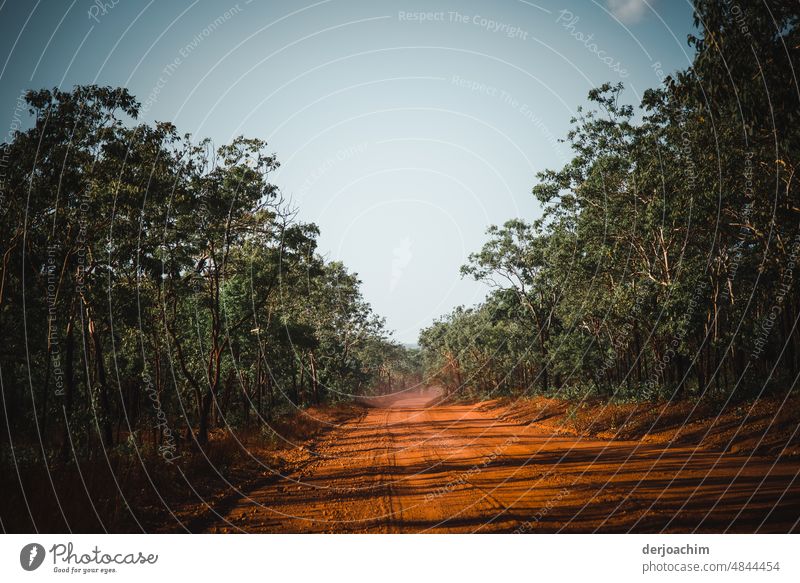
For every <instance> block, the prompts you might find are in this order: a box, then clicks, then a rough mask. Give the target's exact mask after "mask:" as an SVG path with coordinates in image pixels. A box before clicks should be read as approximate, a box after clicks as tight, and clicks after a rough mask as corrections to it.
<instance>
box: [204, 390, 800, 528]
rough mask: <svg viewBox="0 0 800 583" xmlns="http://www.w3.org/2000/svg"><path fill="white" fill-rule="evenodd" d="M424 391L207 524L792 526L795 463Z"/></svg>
mask: <svg viewBox="0 0 800 583" xmlns="http://www.w3.org/2000/svg"><path fill="white" fill-rule="evenodd" d="M437 396H438V394H437V393H436V392H433V391H429V392H422V393H414V394H409V395H405V396H399V397H397V398H395V399H393V400H389V401H387V402H384V403H379V404H378V405H380V406H377V407H374V408H371V409H369V410H368V411H367V413H366V414H365V415H364V416H363V417H362V418H360V419H358V420H354V421H351V422H347V423H345V424H343V425H341V426H339V427H336V428H335V429H332V430H331V431H330V432H328V433H327V434H326V435H325V436H324V437H323V438H321V439H320V440H319V442H318V443H316V444H315V446H313V448H312V450H311V451H310V452H308V453H307V457H306V459H305V460H304V461H303V462H302V463H298V464H297V468H296V470H295V471H294V472H293V473H290V474H288V475H287V476H285V477H283V478H279V479H272V480H269V481H268V483H262V484H261V485H259V486H257V487H255V488H254V489H252V490H251V491H249V492H245V493H244V494H245V495H244V496H241V497H236V498H234V499H233V500H229V501H228V502H227V503H226V504H225V505H221V506H220V507H218V508H215V509H214V511H215V513H216V514H217V515H218V516H219V518H217V517H215V518H214V520H213V521H208V522H206V523H205V524H204V525H203V527H202V528H203V529H205V530H209V531H213V532H241V531H245V532H342V533H358V532H378V533H398V532H404V533H408V532H558V531H562V532H593V531H603V532H627V531H633V532H659V531H667V532H692V531H695V530H697V531H704V532H724V531H728V532H789V531H797V530H798V528H799V527H798V518H800V480H798V479H797V475H798V470H799V469H800V463H798V461H797V460H796V459H794V460H791V459H789V460H787V459H784V460H782V461H779V462H775V461H774V460H772V459H766V458H757V457H747V456H736V455H730V454H722V453H720V452H717V451H708V450H705V451H703V450H699V449H696V448H694V447H687V446H681V447H677V446H675V447H669V446H664V445H647V444H643V443H641V442H625V441H604V440H598V439H591V438H577V437H573V436H567V435H558V434H553V433H552V431H547V430H544V429H542V428H537V426H536V424H535V423H534V424H530V425H528V424H517V423H513V422H504V421H501V420H499V419H498V418H497V417H496V415H495V414H493V413H492V412H491V411H490V410H487V409H486V407H483V408H482V407H481V406H476V405H452V404H451V405H437V404H436V401H437Z"/></svg>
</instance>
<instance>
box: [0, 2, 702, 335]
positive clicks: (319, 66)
mask: <svg viewBox="0 0 800 583" xmlns="http://www.w3.org/2000/svg"><path fill="white" fill-rule="evenodd" d="M692 30H693V27H692V9H691V5H690V3H689V2H688V1H687V0H646V1H645V0H597V1H594V0H580V1H579V0H567V1H560V0H553V1H550V0H539V1H537V2H535V3H534V2H528V1H525V0H495V1H488V0H485V1H481V2H477V1H468V0H467V1H465V0H461V1H458V2H456V1H454V0H449V1H448V0H445V1H439V2H437V1H431V0H428V1H426V2H422V1H408V2H406V1H397V0H395V1H391V2H390V1H386V0H374V1H372V2H356V1H354V0H352V1H351V0H317V1H313V0H303V1H301V2H291V3H287V2H265V1H259V0H239V1H238V2H233V1H229V0H217V1H214V2H211V1H206V0H194V1H187V2H179V1H171V2H155V0H152V1H134V0H105V2H103V1H102V0H96V1H94V0H92V1H89V0H73V1H72V2H71V3H70V2H69V1H64V0H58V1H57V0H39V1H35V0H0V139H2V140H6V139H7V136H8V130H9V128H11V127H14V126H15V125H16V124H19V119H20V118H21V117H24V108H21V107H20V104H19V98H20V96H21V95H22V94H23V92H24V91H25V90H27V89H32V88H42V87H48V88H52V87H59V88H62V89H69V88H70V87H72V86H73V85H76V84H89V83H95V84H100V85H112V86H124V87H127V88H128V89H129V90H130V91H131V92H132V93H133V94H134V95H136V96H137V98H138V100H139V101H140V102H141V103H142V113H141V115H140V119H141V120H143V121H147V122H152V121H156V120H157V121H172V122H174V123H175V124H176V125H177V126H178V129H179V130H180V131H181V132H189V133H191V134H193V135H194V136H195V137H196V139H200V138H206V137H208V138H211V139H212V140H213V141H214V142H215V143H218V144H222V143H225V142H228V141H230V140H231V139H232V138H234V137H236V136H238V135H246V136H248V137H258V138H262V139H265V140H267V142H268V143H269V147H270V150H271V151H272V152H274V153H276V154H277V156H278V158H279V160H280V162H281V167H280V169H279V170H278V171H276V172H275V173H274V174H273V175H272V176H271V181H272V182H273V183H274V184H276V185H277V186H279V187H280V189H281V191H282V192H283V193H284V195H285V196H287V197H288V198H290V199H291V201H292V203H293V204H294V205H296V206H297V207H298V209H299V215H298V218H299V220H302V221H304V222H313V223H316V224H317V225H319V227H320V229H321V236H320V239H319V250H320V252H321V253H322V254H323V255H324V256H325V257H326V258H327V259H329V260H341V261H343V262H344V263H345V265H346V266H347V267H348V268H349V269H350V270H351V271H355V272H356V273H358V275H359V277H360V279H361V280H362V282H363V292H364V295H365V298H366V299H367V301H369V302H370V303H371V304H372V306H373V308H374V310H375V311H376V312H377V313H378V314H380V315H382V316H384V317H385V318H386V321H387V326H388V328H390V329H392V330H394V337H395V339H397V340H398V341H401V342H405V343H414V342H416V340H417V337H418V333H419V330H420V329H421V328H424V327H426V326H428V325H429V324H430V323H431V321H432V320H433V319H435V318H437V317H440V316H441V315H443V314H445V313H447V312H449V311H450V310H452V309H453V308H454V307H455V306H458V305H472V304H475V303H478V302H480V301H482V300H483V298H484V297H485V295H486V292H487V289H486V288H485V287H484V286H483V285H482V284H480V283H478V282H474V281H471V280H469V279H462V278H461V277H460V275H459V267H460V266H461V265H462V264H464V263H465V262H466V261H467V259H468V256H469V254H470V253H471V252H475V251H477V250H479V249H480V247H481V246H482V244H483V243H484V242H485V241H486V234H485V232H486V228H487V227H488V226H489V225H492V224H502V223H503V222H505V221H506V220H509V219H512V218H521V219H525V220H534V219H536V218H537V217H538V216H540V215H541V208H540V207H539V205H538V204H537V202H536V201H535V199H534V198H533V196H532V194H531V189H532V187H533V186H534V185H535V184H536V181H537V179H536V174H537V172H539V171H541V170H544V169H547V168H554V169H555V168H560V167H561V166H563V165H564V164H565V163H566V162H567V161H568V160H569V158H570V152H569V149H568V148H566V147H565V145H564V144H562V143H560V142H559V140H560V139H562V138H564V137H565V136H566V133H567V132H568V130H569V128H570V118H571V117H572V116H573V115H574V114H575V112H576V108H577V107H578V106H580V105H582V104H585V103H586V95H587V93H588V92H589V90H590V89H591V88H593V87H596V86H598V85H600V84H602V83H604V82H607V81H610V82H615V83H616V82H620V81H621V82H623V83H624V84H625V87H626V90H625V91H626V92H625V99H626V100H628V101H629V102H630V103H638V101H639V99H640V97H641V95H642V93H643V91H644V90H645V89H647V88H649V87H654V86H657V85H659V83H660V82H661V80H662V79H663V77H664V75H667V74H669V73H671V72H673V71H675V70H677V69H682V68H685V67H686V66H687V65H688V64H689V63H690V61H691V52H690V49H689V47H688V46H687V43H686V37H687V35H688V34H690V33H691V32H692ZM15 120H16V121H15Z"/></svg>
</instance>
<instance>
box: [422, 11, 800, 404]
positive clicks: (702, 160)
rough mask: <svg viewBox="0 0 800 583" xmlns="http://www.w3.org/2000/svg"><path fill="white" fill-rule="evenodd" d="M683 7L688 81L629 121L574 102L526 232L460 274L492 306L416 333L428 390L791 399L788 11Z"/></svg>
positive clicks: (793, 137) (792, 19) (617, 100)
mask: <svg viewBox="0 0 800 583" xmlns="http://www.w3.org/2000/svg"><path fill="white" fill-rule="evenodd" d="M695 7H696V23H697V24H698V26H699V27H700V31H701V33H700V36H698V37H697V38H694V37H692V38H690V44H691V45H692V46H694V47H695V49H696V54H695V58H694V63H693V65H692V67H690V68H689V69H687V70H685V71H680V72H678V73H676V74H675V75H673V76H671V77H669V78H668V79H667V80H666V82H665V83H664V85H663V86H662V87H659V88H656V89H650V90H648V91H647V92H646V93H645V95H644V97H643V99H642V102H641V106H640V109H639V111H638V112H637V111H636V110H635V109H634V108H633V107H631V106H629V105H623V104H621V93H622V86H621V85H616V86H612V85H610V84H605V85H602V86H601V87H598V88H596V89H594V90H592V91H591V92H590V93H589V104H590V106H589V107H588V108H587V109H579V114H578V116H577V117H576V118H575V119H574V120H573V124H574V125H573V129H572V130H571V131H570V132H569V134H568V136H567V140H566V141H567V142H568V143H569V145H570V147H571V148H572V150H573V152H574V157H573V158H572V160H571V161H570V162H569V163H568V164H566V165H565V166H564V167H563V168H562V169H560V170H547V171H544V172H542V173H540V174H539V176H538V178H539V182H538V183H537V184H536V186H535V187H534V188H533V194H534V195H535V196H536V198H537V199H538V200H539V201H540V202H541V203H542V205H543V206H544V215H543V217H542V218H541V219H540V220H538V221H535V222H533V223H528V222H524V221H521V220H517V219H515V220H512V221H509V222H507V223H506V224H505V225H503V226H502V227H491V228H490V229H489V231H488V235H489V240H488V242H487V243H486V244H485V245H484V247H483V249H481V250H480V251H479V252H477V253H475V254H473V255H472V256H471V257H470V260H469V263H468V264H467V265H466V266H464V267H463V268H462V274H464V275H467V276H471V277H474V278H476V279H478V280H482V281H484V282H486V283H488V284H489V285H490V286H492V287H493V288H494V290H493V292H492V293H491V294H490V296H489V298H488V299H487V301H486V302H485V303H484V304H482V305H480V306H478V307H475V308H472V309H457V310H455V311H454V312H453V313H452V314H450V315H448V316H446V317H445V318H443V319H441V320H440V321H437V322H436V323H434V324H433V325H432V326H431V327H430V328H428V329H426V330H424V331H423V333H422V335H421V338H420V344H421V346H422V347H423V349H424V355H423V359H424V363H425V367H426V373H427V374H428V376H429V377H431V378H434V379H437V380H438V381H439V382H441V383H442V384H444V385H445V386H447V387H449V388H450V389H451V390H453V391H463V392H465V393H466V394H474V393H479V394H482V395H486V394H495V393H496V392H500V393H509V392H530V391H537V392H542V393H546V394H558V395H560V396H565V397H568V398H582V396H585V395H587V394H599V395H603V396H605V397H607V398H610V399H615V400H635V399H669V398H681V397H686V396H688V395H698V396H708V397H714V398H719V396H720V395H723V396H725V397H726V398H727V397H729V396H733V397H734V398H738V397H743V396H746V395H748V394H751V395H752V394H754V393H758V392H760V391H762V390H763V389H765V388H766V389H769V388H770V387H774V386H778V385H780V386H792V385H793V383H794V381H795V379H796V377H797V373H798V371H800V339H799V337H798V334H797V332H796V328H795V323H796V320H797V317H798V314H799V313H800V293H799V292H798V285H797V282H796V281H795V279H796V278H797V275H798V270H797V259H798V257H800V231H799V230H798V224H800V206H799V205H798V201H799V200H800V192H798V185H797V180H796V179H794V173H795V170H796V168H797V165H798V163H800V160H799V159H798V158H799V155H800V129H798V128H800V125H798V123H797V122H798V120H797V117H798V112H800V103H798V95H797V93H796V88H795V87H794V84H793V83H789V82H787V81H786V74H787V73H786V72H787V71H792V70H797V69H798V65H800V59H798V54H800V26H798V24H799V23H798V12H797V7H796V4H794V3H792V2H775V3H770V8H767V7H766V5H764V4H763V3H762V2H758V1H755V0H752V1H748V2H741V3H740V4H739V7H740V8H741V10H742V13H744V14H745V15H746V18H745V19H744V20H743V19H742V18H741V15H740V16H739V17H738V18H737V14H734V13H733V12H732V11H731V10H730V7H729V6H727V5H725V3H718V2H711V1H700V2H697V3H696V4H695ZM770 10H771V11H770ZM773 18H774V21H773ZM754 49H757V50H756V52H754ZM756 55H758V59H756V58H755V57H756ZM732 64H733V65H732ZM767 104H770V106H771V107H767Z"/></svg>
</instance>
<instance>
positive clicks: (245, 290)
mask: <svg viewBox="0 0 800 583" xmlns="http://www.w3.org/2000/svg"><path fill="white" fill-rule="evenodd" d="M25 101H26V103H27V106H28V108H29V112H30V115H31V116H32V124H31V127H30V129H27V130H24V131H17V133H16V134H15V135H14V138H13V140H12V141H11V142H10V143H4V144H2V146H0V148H2V149H1V150H0V157H2V160H3V161H4V169H5V174H4V192H5V193H6V195H7V201H8V206H7V207H6V208H5V209H4V212H3V215H2V218H1V219H0V220H1V221H2V228H1V229H0V232H1V233H2V242H0V247H1V248H2V249H3V264H2V280H0V282H1V286H0V322H1V323H0V326H2V330H3V344H2V348H0V350H2V363H3V364H2V379H3V396H4V399H3V413H4V415H3V418H4V419H5V420H8V430H4V431H2V432H0V440H3V441H7V440H8V439H9V436H13V442H14V443H15V444H16V447H19V444H20V443H22V444H26V443H29V444H37V445H38V444H39V443H40V441H41V447H42V448H44V453H45V455H47V456H50V455H53V456H61V457H63V458H64V459H70V458H73V457H78V458H83V457H91V456H93V455H98V454H99V452H100V451H101V450H103V451H113V448H114V447H116V446H127V447H128V448H130V447H131V445H132V444H134V446H135V447H144V448H145V449H148V448H151V449H153V448H155V449H158V450H159V451H160V452H161V453H162V455H163V456H164V458H165V459H167V460H169V459H172V458H174V457H177V456H179V455H180V449H181V448H182V447H185V444H186V443H188V442H196V443H197V444H199V445H201V446H202V445H204V444H206V443H207V442H208V440H209V432H211V431H213V430H214V429H217V428H240V427H248V426H252V425H256V426H258V425H264V424H267V425H268V424H269V421H270V420H271V419H273V418H275V417H276V416H280V415H284V414H288V413H290V412H292V411H294V410H298V409H302V408H304V407H307V406H309V405H319V404H321V403H335V402H338V401H342V400H347V399H351V398H353V396H358V395H370V394H378V393H381V392H384V391H387V390H389V389H390V388H394V389H397V388H401V387H402V386H403V383H407V382H411V380H412V377H413V375H414V374H415V366H416V365H415V361H414V355H413V354H411V353H410V352H408V351H407V349H406V348H404V347H403V346H401V345H400V344H398V343H396V342H394V341H392V340H391V338H390V334H389V333H388V331H387V330H386V329H385V325H384V322H383V320H382V319H381V318H380V317H378V316H377V315H376V314H374V313H373V311H372V309H371V308H370V306H369V305H368V303H367V302H366V301H365V300H364V298H363V297H362V295H361V291H360V281H359V280H358V277H357V276H356V275H355V274H354V273H351V272H349V271H348V270H347V268H346V267H345V266H344V265H342V264H341V263H340V262H335V261H327V260H325V259H324V258H323V257H322V256H321V255H320V254H319V253H318V252H317V244H316V241H317V236H318V234H319V230H318V228H317V227H316V226H315V225H314V224H308V223H303V222H300V221H299V220H297V209H295V208H293V207H292V206H291V204H290V203H289V202H287V201H286V200H285V198H284V197H283V195H282V194H281V192H280V190H279V189H278V188H277V187H276V186H274V185H273V184H271V183H270V182H269V178H270V174H271V173H272V172H273V171H274V170H276V169H277V168H278V164H279V162H278V160H277V159H276V157H275V156H274V155H273V154H270V153H269V152H268V150H267V144H266V143H264V142H263V141H261V140H257V139H247V138H237V139H235V140H233V141H232V142H231V143H230V144H226V145H223V146H218V147H214V146H213V145H212V144H211V143H210V141H208V140H204V141H200V142H199V143H195V142H193V141H192V136H190V135H181V134H180V133H179V132H178V130H177V128H176V127H175V126H174V125H172V124H169V123H157V124H144V123H139V124H136V123H131V122H135V120H136V119H137V114H138V111H139V104H138V103H137V101H136V100H135V98H134V97H133V96H132V95H130V94H129V93H128V91H127V90H125V89H114V88H109V87H98V86H79V87H75V88H74V89H73V90H72V91H59V90H40V91H30V92H28V93H27V95H26V96H25ZM8 451H9V450H8V449H7V448H5V447H4V448H3V452H4V453H3V455H8ZM23 451H24V448H23ZM17 454H18V455H19V451H18V452H17ZM4 461H5V462H9V461H10V460H4Z"/></svg>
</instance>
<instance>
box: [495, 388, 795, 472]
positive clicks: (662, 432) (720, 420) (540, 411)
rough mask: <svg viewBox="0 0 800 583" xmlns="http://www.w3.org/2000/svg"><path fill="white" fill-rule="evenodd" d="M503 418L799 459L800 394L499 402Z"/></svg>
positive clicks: (597, 434)
mask: <svg viewBox="0 0 800 583" xmlns="http://www.w3.org/2000/svg"><path fill="white" fill-rule="evenodd" d="M489 406H490V407H491V408H493V409H496V410H497V412H498V414H500V415H501V416H502V417H504V418H507V419H511V420H514V421H518V422H524V423H530V422H533V421H535V422H536V423H537V424H540V425H541V426H543V427H547V428H548V429H551V430H553V431H557V432H563V433H567V434H570V435H585V436H594V437H600V438H605V439H622V440H641V441H644V442H648V443H676V444H678V443H679V444H691V445H702V446H703V447H708V448H713V449H717V450H722V451H726V452H729V453H741V454H751V453H754V454H757V455H764V456H769V457H782V456H790V457H794V456H800V429H798V427H800V395H792V396H791V397H790V398H789V399H787V400H786V401H785V402H784V399H783V397H782V396H770V397H766V398H762V399H758V400H755V401H750V402H745V403H742V402H739V403H735V404H728V405H725V404H722V403H718V402H711V401H702V400H701V401H679V402H660V403H650V402H648V403H609V402H606V401H602V400H600V399H594V400H592V399H587V400H584V401H582V402H580V403H577V404H576V403H572V402H569V401H563V400H558V399H548V398H545V397H533V398H529V399H528V398H526V399H500V400H496V401H492V402H491V403H490V405H489Z"/></svg>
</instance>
